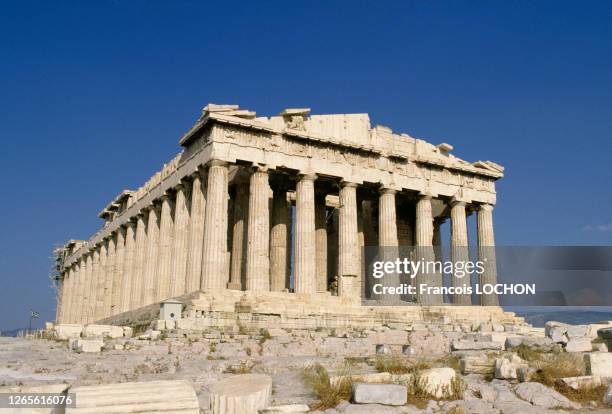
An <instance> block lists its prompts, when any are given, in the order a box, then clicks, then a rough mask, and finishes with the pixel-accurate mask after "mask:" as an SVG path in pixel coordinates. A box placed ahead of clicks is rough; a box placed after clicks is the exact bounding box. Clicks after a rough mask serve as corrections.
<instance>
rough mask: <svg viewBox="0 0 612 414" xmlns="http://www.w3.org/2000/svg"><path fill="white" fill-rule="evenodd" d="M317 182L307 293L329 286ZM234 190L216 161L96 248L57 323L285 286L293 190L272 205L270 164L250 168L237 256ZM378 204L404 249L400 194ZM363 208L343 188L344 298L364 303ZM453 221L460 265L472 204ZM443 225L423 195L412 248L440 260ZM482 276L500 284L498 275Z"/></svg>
mask: <svg viewBox="0 0 612 414" xmlns="http://www.w3.org/2000/svg"><path fill="white" fill-rule="evenodd" d="M316 179H317V177H316V175H314V174H299V175H298V176H297V180H296V190H295V192H296V198H295V224H294V228H293V230H294V231H293V233H294V241H293V243H294V244H293V246H294V251H293V255H294V267H293V276H294V290H295V292H296V293H300V294H301V293H303V294H313V293H316V292H324V291H326V290H327V234H326V208H325V195H324V194H319V193H316V192H315V180H316ZM228 186H229V182H228V165H227V163H225V162H221V161H212V162H210V163H209V165H208V168H207V170H206V173H204V172H203V171H202V170H198V172H196V173H195V174H193V175H192V176H191V177H190V179H189V180H185V181H183V182H181V183H180V184H179V185H177V186H176V187H175V189H174V191H173V192H172V193H166V194H164V195H163V196H162V197H161V198H160V199H159V200H157V201H156V202H155V203H154V204H152V205H150V206H149V207H148V208H146V209H145V210H143V211H141V212H140V214H138V215H137V216H136V217H134V218H133V220H131V221H129V222H127V223H126V224H125V225H123V226H121V227H119V228H118V229H117V230H116V231H114V232H113V233H112V234H111V235H109V236H108V237H107V238H106V239H104V240H103V241H102V242H101V243H99V244H98V245H96V246H94V247H93V248H92V249H91V250H90V251H89V252H87V253H86V254H85V255H83V257H81V258H80V259H79V260H78V261H77V262H76V263H74V264H73V265H72V266H70V267H69V268H68V269H66V271H65V273H64V277H63V284H62V289H61V292H60V297H59V300H60V303H61V306H60V307H59V308H60V310H59V315H58V318H59V319H60V321H61V322H87V323H88V322H93V321H96V320H99V319H102V318H105V317H108V316H112V315H115V314H118V313H122V312H126V311H129V310H132V309H136V308H139V307H142V306H145V305H148V304H151V303H155V302H159V301H161V300H164V299H167V298H169V297H175V296H180V295H182V294H185V293H190V292H194V291H196V290H198V289H202V290H207V289H225V288H230V289H241V288H245V289H246V290H251V291H270V290H273V291H281V290H284V289H287V288H288V287H289V277H290V276H289V275H290V273H291V272H290V265H289V262H290V257H291V241H290V240H289V238H290V234H291V229H292V227H291V219H292V217H291V207H290V203H289V202H288V200H287V190H288V187H287V185H286V184H285V185H283V184H278V183H277V184H276V185H274V186H273V187H274V188H273V196H272V202H271V203H270V199H269V194H270V180H269V172H268V170H267V169H266V168H265V167H253V168H251V174H250V176H249V180H248V184H247V183H245V182H242V183H240V182H239V183H237V184H236V187H235V196H234V198H233V214H232V228H231V234H232V239H231V247H230V249H231V254H229V253H228V251H227V250H228V230H229V223H228V222H229V220H228V207H229V204H228ZM378 204H379V208H378V211H379V216H378V228H379V237H378V243H379V245H380V246H384V247H398V244H399V242H398V228H397V221H398V220H397V214H396V191H395V190H392V189H388V188H383V189H381V190H380V192H379V199H378ZM361 207H362V206H361V205H360V206H359V207H358V203H357V185H356V184H355V183H351V182H341V183H340V191H339V208H338V219H339V224H338V272H337V273H338V275H337V276H338V294H339V295H341V296H349V297H353V298H358V297H359V295H360V293H361V283H362V281H361V280H360V273H361V263H360V255H361V251H360V247H361V246H363V245H364V240H363V238H364V231H363V226H364V223H363V222H361V223H360V217H363V215H362V214H363V212H361V211H359V209H360V208H361ZM270 210H271V211H270ZM173 212H174V214H173ZM450 215H451V222H452V224H451V233H452V238H451V242H452V243H451V244H452V255H453V260H460V259H461V258H463V257H465V255H466V254H467V245H468V239H467V224H466V205H465V203H464V202H461V201H453V202H452V203H451V213H450ZM360 226H361V230H360ZM437 229H438V226H436V225H434V217H433V214H432V196H431V195H427V194H422V195H420V196H419V198H418V200H417V202H416V221H415V232H414V243H415V246H416V247H417V248H419V249H421V250H420V251H419V253H421V254H422V255H423V257H433V254H434V252H433V245H434V243H437V241H435V240H434V239H435V234H436V230H437ZM438 235H439V233H438ZM360 237H361V240H360ZM478 241H479V246H482V247H483V249H484V248H485V247H492V246H493V245H494V237H493V222H492V206H491V205H486V204H485V205H481V206H480V208H479V210H478ZM483 253H484V250H483ZM489 253H490V252H489ZM493 263H494V262H493ZM441 277H442V276H441V275H436V274H433V275H421V280H420V281H421V282H422V283H432V284H438V285H441V284H442V279H441ZM485 279H486V281H494V280H495V279H496V276H495V271H494V269H489V272H488V273H487V274H486V276H485ZM454 283H462V282H461V281H455V282H454ZM416 299H417V301H418V302H420V303H424V304H428V303H439V302H440V298H436V297H420V296H418V295H417V298H416ZM453 301H454V302H455V303H457V304H469V302H468V301H469V297H464V296H459V295H458V296H457V297H455V298H453ZM483 304H495V303H483Z"/></svg>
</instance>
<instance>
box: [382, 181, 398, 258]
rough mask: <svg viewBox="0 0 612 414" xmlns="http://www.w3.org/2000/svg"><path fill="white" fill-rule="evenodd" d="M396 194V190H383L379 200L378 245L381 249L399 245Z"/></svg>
mask: <svg viewBox="0 0 612 414" xmlns="http://www.w3.org/2000/svg"><path fill="white" fill-rule="evenodd" d="M395 193H396V191H395V190H392V189H390V188H383V189H382V190H381V191H380V196H379V198H378V233H379V235H378V237H379V240H378V245H379V246H381V247H397V245H398V241H397V215H396V211H395Z"/></svg>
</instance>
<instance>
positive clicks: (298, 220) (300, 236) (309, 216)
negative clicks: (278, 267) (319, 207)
mask: <svg viewBox="0 0 612 414" xmlns="http://www.w3.org/2000/svg"><path fill="white" fill-rule="evenodd" d="M315 179H316V175H314V174H302V175H300V176H299V179H298V182H297V189H296V200H295V209H296V212H295V268H294V269H295V272H294V274H295V292H296V293H315V292H316V290H317V281H316V277H315V276H316V275H315V271H316V252H315V211H314V210H315V200H314V180H315Z"/></svg>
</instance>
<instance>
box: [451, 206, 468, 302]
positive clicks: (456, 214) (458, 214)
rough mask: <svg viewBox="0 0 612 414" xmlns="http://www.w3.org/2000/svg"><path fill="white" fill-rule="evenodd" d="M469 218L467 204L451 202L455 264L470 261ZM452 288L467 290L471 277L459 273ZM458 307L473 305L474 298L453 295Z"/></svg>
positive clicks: (452, 256)
mask: <svg viewBox="0 0 612 414" xmlns="http://www.w3.org/2000/svg"><path fill="white" fill-rule="evenodd" d="M469 259H470V256H469V251H468V232H467V217H466V215H465V202H463V201H452V202H451V261H452V262H453V263H455V264H457V263H460V262H463V263H466V262H467V261H469ZM452 286H454V287H455V288H466V287H468V286H470V275H469V274H465V275H462V274H460V273H458V272H455V274H453V275H452ZM453 303H454V304H456V305H471V304H472V297H471V295H469V294H461V295H453Z"/></svg>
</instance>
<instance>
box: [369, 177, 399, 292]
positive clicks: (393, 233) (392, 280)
mask: <svg viewBox="0 0 612 414" xmlns="http://www.w3.org/2000/svg"><path fill="white" fill-rule="evenodd" d="M396 193H397V192H396V191H395V190H393V189H391V188H381V190H380V192H379V196H378V246H379V248H380V254H381V256H382V260H383V261H395V260H396V259H397V257H398V256H399V248H398V243H399V242H398V238H397V212H396V200H395V195H396ZM374 283H382V284H383V285H384V286H387V287H393V286H399V285H400V276H399V274H395V273H393V274H386V275H385V276H384V278H382V279H380V280H379V281H378V282H376V281H375V282H374ZM371 296H374V295H371ZM374 297H375V296H374ZM382 300H383V302H384V303H385V304H393V303H395V302H398V301H399V300H400V296H397V295H386V296H384V297H382Z"/></svg>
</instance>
